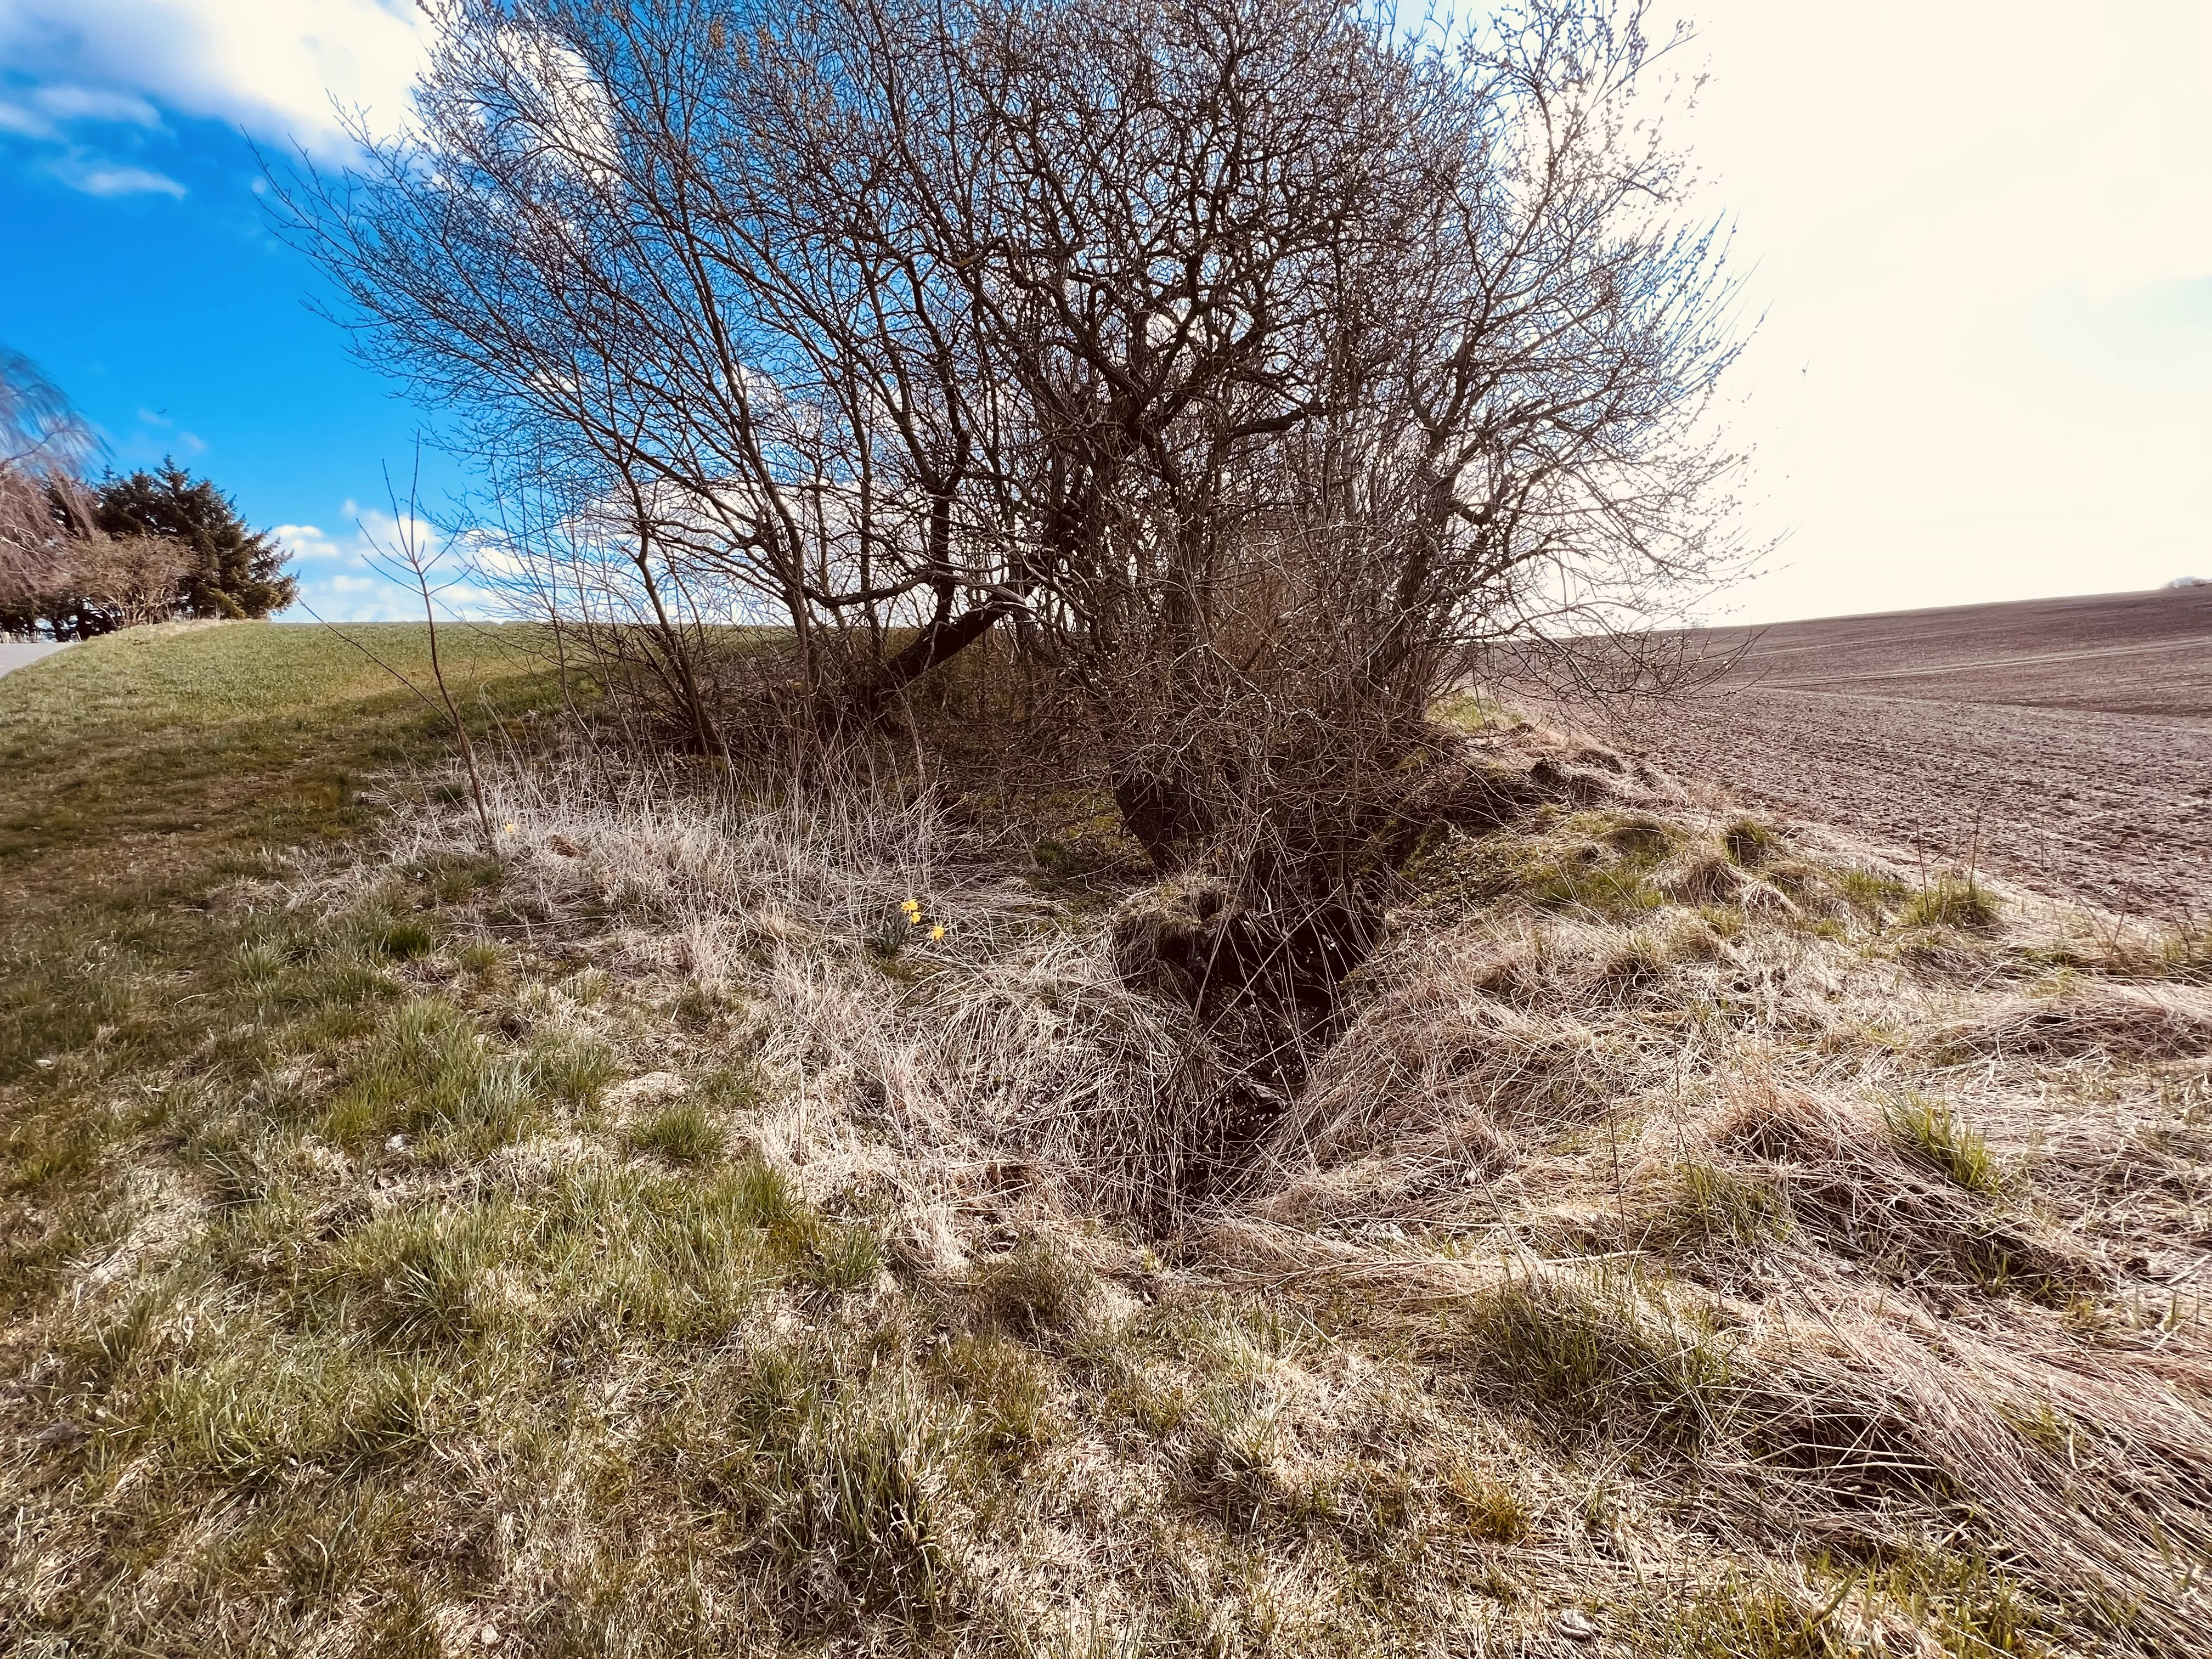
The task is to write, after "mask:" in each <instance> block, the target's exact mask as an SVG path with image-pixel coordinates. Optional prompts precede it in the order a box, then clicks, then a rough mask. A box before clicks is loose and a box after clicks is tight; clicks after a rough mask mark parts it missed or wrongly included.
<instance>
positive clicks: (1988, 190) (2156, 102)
mask: <svg viewBox="0 0 2212 1659" xmlns="http://www.w3.org/2000/svg"><path fill="white" fill-rule="evenodd" d="M1696 20H1697V23H1698V34H1697V38H1696V39H1695V40H1694V41H1693V42H1692V45H1691V46H1689V47H1688V48H1687V49H1686V50H1685V51H1683V52H1680V53H1679V54H1677V57H1676V58H1675V59H1674V62H1676V63H1677V64H1679V65H1680V68H1681V69H1682V70H1684V71H1686V72H1690V73H1694V72H1699V71H1702V72H1704V73H1705V75H1706V76H1707V77H1708V78H1707V79H1706V80H1705V82H1704V84H1703V86H1702V88H1700V89H1699V92H1698V94H1697V96H1696V99H1695V100H1694V106H1693V107H1690V108H1687V109H1686V110H1685V109H1681V108H1679V107H1678V109H1677V112H1676V117H1675V131H1677V132H1678V134H1679V135H1680V137H1684V138H1686V139H1687V140H1688V141H1689V142H1690V143H1691V145H1692V151H1693V154H1694V155H1695V156H1696V157H1697V160H1698V161H1699V167H1700V169H1701V171H1702V173H1703V174H1704V175H1705V181H1706V182H1705V191H1704V201H1705V206H1706V208H1707V210H1710V211H1711V212H1713V213H1716V214H1723V215H1725V216H1728V217H1729V219H1730V220H1731V221H1732V222H1733V223H1734V225H1735V249H1736V253H1737V255H1738V258H1739V259H1740V260H1741V264H1742V268H1743V270H1744V272H1745V274H1746V278H1747V282H1746V289H1745V298H1746V310H1747V317H1750V318H1755V319H1758V320H1759V327H1758V331H1757V333H1756V335H1755V337H1754V338H1753V344H1752V346H1751V349H1749V351H1748V352H1747V355H1746V357H1745V360H1744V362H1743V363H1742V366H1741V372H1740V373H1739V374H1738V376H1737V379H1736V383H1735V386H1734V387H1733V388H1732V389H1731V403H1730V407H1729V411H1728V419H1729V423H1730V426H1731V428H1732V431H1733V434H1734V435H1735V437H1736V438H1737V440H1738V441H1741V442H1742V443H1743V444H1745V445H1746V446H1747V447H1751V448H1752V449H1753V451H1754V453H1755V457H1756V471H1755V472H1754V474H1753V478H1752V481H1751V483H1750V487H1749V488H1748V489H1747V492H1746V497H1745V505H1744V522H1745V525H1746V527H1747V530H1748V531H1749V532H1750V533H1752V534H1753V536H1754V537H1757V538H1775V539H1776V540H1777V541H1778V550H1777V552H1776V553H1775V554H1774V556H1772V557H1771V559H1770V560H1769V561H1768V563H1767V568H1766V571H1765V574H1763V575H1762V576H1761V577H1760V578H1759V580H1756V581H1753V582H1751V583H1748V584H1747V585H1744V586H1741V587H1740V588H1738V589H1736V590H1735V591H1734V592H1731V593H1729V594H1728V595H1725V596H1723V598H1722V599H1720V600H1719V601H1718V602H1717V604H1716V605H1713V606H1712V607H1710V609H1711V611H1712V613H1713V614H1715V615H1716V616H1717V617H1719V616H1727V617H1730V618H1731V619H1735V620H1750V621H1758V620H1769V619H1778V618H1781V617H1802V616H1817V615H1832V614H1839V613H1844V612H1850V611H1873V610H1887V609H1895V608H1903V607H1907V606H1911V605H1935V604H1947V603H1957V602H1964V601H1969V600H1972V599H2019V598H2030V597H2036V596H2040V595H2047V594H2057V593H2066V592H2110V591H2115V590H2120V589H2127V588H2142V587H2148V586H2155V585H2157V584H2158V583H2160V582H2162V581H2164V580H2168V579H2170V578H2172V577H2173V576H2177V575H2181V574H2203V575H2208V576H2212V512H2208V511H2207V507H2206V500H2205V498H2206V495H2207V491H2208V487H2212V461H2208V457H2212V6H2208V5H2206V4H2204V3H2203V0H2136V3H2133V4H2131V5H2130V6H2129V7H2127V8H2125V9H2120V8H2104V7H2092V8H2074V7H2067V6H2061V5H2058V4H2055V3H2047V0H2013V3H1996V0H1919V3H1905V0H1863V3H1860V4H1857V5H1855V6H1852V7H1850V8H1844V7H1837V6H1824V7H1810V6H1795V5H1778V4H1775V3H1773V0H1711V3H1707V4H1703V5H1699V6H1698V7H1696ZM424 27H425V25H424V23H423V21H422V17H421V15H420V14H419V13H418V12H417V11H416V9H414V8H413V6H412V5H411V4H410V3H408V0H0V227H4V228H5V232H6V234H5V237H4V240H5V242H6V244H7V257H5V258H0V342H5V343H8V344H9V345H11V346H14V347H15V348H16V349H19V350H22V351H25V352H27V353H28V354H29V355H30V356H33V358H34V359H36V360H37V361H38V362H40V363H41V364H42V365H43V366H44V367H45V368H46V370H47V371H48V373H49V374H52V376H53V377H54V378H55V379H56V380H58V381H59V382H60V383H61V384H62V385H63V386H64V388H65V389H66V390H67V391H68V392H70V394H71V395H72V396H73V397H74V398H76V400H77V402H78V404H80V406H81V407H82V408H83V409H84V410H86V411H87V413H88V414H89V415H90V416H92V417H93V418H94V420H95V421H96V422H98V423H99V425H100V428H101V430H102V431H103V432H104V433H105V434H106V436H107V439H108V441H109V444H110V447H111V452H112V460H113V463H114V464H115V465H118V466H120V467H131V466H137V465H148V464H150V463H152V462H154V461H156V460H158V459H160V458H161V456H162V455H163V454H164V453H174V454H175V455H176V456H177V457H178V459H180V460H182V461H184V462H185V463H186V464H187V465H190V466H191V467H192V468H194V469H195V470H196V471H202V472H204V473H206V474H208V475H209V476H210V477H214V478H215V479H216V482H217V483H220V484H221V485H222V487H223V488H224V489H228V490H229V491H231V492H232V493H233V494H234V495H235V496H236V497H237V500H238V502H239V505H240V508H241V509H242V510H243V511H244V512H245V513H246V516H247V517H248V518H249V519H251V520H252V521H253V522H254V523H256V524H257V525H261V526H270V527H280V528H281V529H282V532H283V535H284V538H285V539H286V541H287V542H288V544H289V545H291V546H292V547H293V548H295V550H298V551H300V552H301V554H302V555H303V558H302V561H301V567H300V568H301V575H302V576H303V578H304V579H305V580H306V583H307V590H308V592H309V593H310V594H311V596H313V599H314V602H315V604H316V606H317V608H318V609H319V610H320V611H324V612H325V614H328V615H331V616H343V617H361V616H366V615H371V614H378V613H392V612H396V611H399V610H401V609H403V608H404V599H403V598H402V597H401V596H400V595H398V593H396V592H388V591H386V590H385V589H382V588H381V587H380V586H378V585H377V584H376V583H375V581H374V578H373V577H372V576H371V575H370V574H369V573H368V571H367V569H366V568H365V567H364V565H363V564H362V561H361V558H360V538H361V531H360V529H359V527H358V526H359V523H360V522H361V521H362V520H366V521H367V522H368V525H369V526H370V528H371V529H372V530H374V529H375V528H376V527H377V526H378V523H379V514H380V509H381V508H382V507H383V505H384V486H383V483H382V469H383V467H384V466H385V465H391V466H392V468H393V470H394V471H395V472H401V471H404V468H405V467H406V465H408V462H409V459H410V452H411V447H412V439H413V435H414V433H415V432H416V429H417V427H418V426H419V425H420V423H421V418H422V417H421V416H419V415H418V414H417V413H416V411H413V410H410V409H408V408H407V407H405V406H404V405H403V404H399V403H398V402H396V401H394V399H393V398H392V397H391V396H390V395H389V392H388V388H387V386H386V382H385V381H384V380H382V379H381V378H380V376H379V375H377V374H375V373H374V371H373V370H372V369H370V368H367V367H364V366H362V365H361V364H359V363H357V362H355V361H354V360H353V359H352V358H351V357H350V356H349V354H348V351H347V349H346V344H345V341H344V339H343V336H342V335H341V334H340V333H339V331H337V330H336V329H335V328H333V327H332V326H331V325H330V324H329V323H328V322H326V321H325V320H324V319H320V318H319V317H317V316H315V315H313V314H312V313H311V312H310V311H309V310H308V308H307V300H308V299H309V298H310V297H311V296H312V295H313V294H314V293H315V291H316V288H317V283H316V277H315V275H314V273H313V270H310V269H309V268H307V266H306V265H305V264H303V263H302V262H301V260H300V259H299V258H297V256H295V254H293V253H292V252H289V250H288V249H286V248H284V247H283V246H281V245H280V244H279V243H278V242H277V241H276V240H275V239H274V238H273V237H272V236H271V235H270V231H269V228H268V224H267V222H266V220H265V218H264V215H263V212H262V208H261V204H260V201H259V198H258V194H257V191H256V182H257V180H258V177H259V169H258V165H257V163H256V161H255V159H254V155H253V153H252V144H251V143H250V142H249V139H251V140H252V141H258V142H259V143H263V144H264V145H272V146H277V147H282V146H283V145H284V144H285V143H288V142H297V143H301V144H303V145H305V146H306V147H307V149H309V150H310V151H312V152H313V153H314V154H315V155H317V156H318V157H319V159H322V160H324V161H341V162H342V161H343V157H344V155H345V153H346V151H345V143H344V141H343V136H342V134H341V133H340V132H339V131H338V128H337V122H336V120H335V118H334V117H333V114H332V110H331V100H332V99H333V98H336V99H337V100H340V101H341V102H343V103H344V104H346V105H348V106H363V107H366V108H367V109H368V112H369V118H371V120H372V121H373V122H374V123H376V124H379V125H388V124H390V123H392V122H393V121H396V120H398V119H399V118H402V116H403V115H404V97H405V88H406V85H407V82H408V80H409V77H410V75H411V73H412V70H413V66H414V64H416V61H417V59H418V54H419V52H420V51H421V49H422V38H423V37H422V30H423V28H424ZM1682 90H1683V91H1684V92H1685V93H1686V91H1687V88H1683V89H1682ZM1679 103H1680V100H1678V105H1679ZM428 477H429V479H430V481H431V483H432V485H433V490H434V494H435V493H441V492H445V491H450V490H452V489H456V488H459V487H460V486H462V485H463V484H465V475H464V474H462V473H461V472H459V471H456V470H455V469H454V468H453V467H451V466H449V465H438V464H436V463H435V461H434V463H433V465H431V466H430V467H429V468H428Z"/></svg>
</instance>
